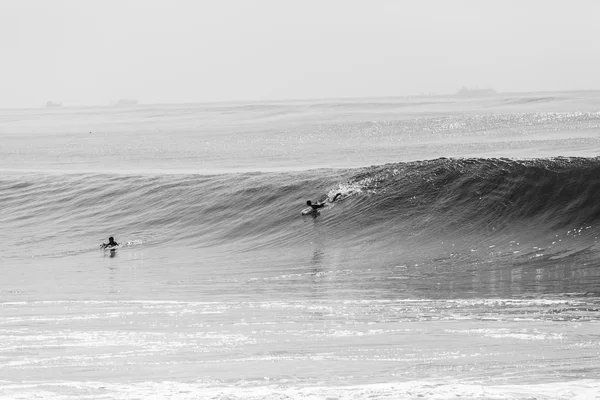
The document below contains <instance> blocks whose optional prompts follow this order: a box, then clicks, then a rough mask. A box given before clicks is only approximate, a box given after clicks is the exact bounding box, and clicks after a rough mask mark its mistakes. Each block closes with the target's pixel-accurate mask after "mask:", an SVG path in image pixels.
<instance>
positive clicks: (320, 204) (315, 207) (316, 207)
mask: <svg viewBox="0 0 600 400" xmlns="http://www.w3.org/2000/svg"><path fill="white" fill-rule="evenodd" d="M341 195H342V194H341V193H338V194H336V195H335V196H334V197H333V200H329V199H327V200H325V201H324V202H322V203H317V204H313V203H312V202H311V201H310V200H307V201H306V205H307V206H309V207H311V208H312V209H313V211H317V210H318V209H319V208H323V207H325V205H326V204H327V202H329V203H333V202H334V201H336V200H337V198H338V197H340V196H341Z"/></svg>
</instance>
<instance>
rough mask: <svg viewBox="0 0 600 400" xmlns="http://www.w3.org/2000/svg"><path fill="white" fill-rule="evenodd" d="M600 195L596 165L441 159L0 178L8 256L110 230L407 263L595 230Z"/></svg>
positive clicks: (75, 243) (82, 243) (80, 241)
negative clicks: (280, 169)
mask: <svg viewBox="0 0 600 400" xmlns="http://www.w3.org/2000/svg"><path fill="white" fill-rule="evenodd" d="M336 193H341V194H342V196H341V198H340V200H338V201H336V202H335V203H333V204H332V205H331V206H330V207H327V208H326V209H324V210H323V211H322V212H321V213H320V214H319V216H317V217H316V218H311V217H302V216H300V210H301V209H302V208H304V207H305V206H304V203H305V201H306V200H307V199H309V198H310V199H312V200H313V201H315V200H324V199H326V198H333V197H334V195H335V194H336ZM599 194H600V160H599V159H598V158H554V159H535V160H509V159H485V158H470V159H445V158H440V159H436V160H429V161H418V162H408V163H393V164H385V165H379V166H372V167H368V168H359V169H350V170H344V171H335V170H316V171H307V172H296V173H289V172H288V173H246V174H224V175H214V176H202V175H102V174H81V175H61V176H51V175H36V174H26V175H12V176H9V177H5V178H3V179H2V181H0V198H1V200H0V206H1V207H2V209H3V210H5V212H4V214H3V216H2V224H3V226H6V227H8V229H5V230H3V233H1V235H2V236H1V240H2V241H3V242H4V243H5V244H7V251H5V253H4V255H3V257H9V258H15V257H16V258H19V257H22V255H23V254H27V255H28V256H29V255H33V256H47V255H53V256H61V255H64V254H69V253H71V252H75V253H78V252H85V251H89V250H91V249H92V247H93V248H95V246H96V245H94V246H91V245H90V243H99V242H100V241H101V240H103V239H105V238H106V237H107V236H108V235H109V234H107V232H114V235H118V236H119V237H120V238H121V240H125V241H129V242H132V243H138V242H139V243H144V244H145V245H146V246H162V245H169V246H175V247H191V248H196V249H213V250H215V251H218V250H226V251H227V252H231V251H234V252H240V253H243V252H245V251H252V250H256V249H262V250H265V251H267V250H269V251H282V252H285V251H286V249H288V248H297V247H301V246H305V245H306V244H307V243H312V242H313V240H314V239H315V238H314V236H315V235H317V236H319V237H321V238H327V240H328V243H329V245H332V246H336V247H339V248H351V247H353V246H356V245H357V244H363V250H362V251H363V252H366V253H368V252H369V251H372V252H376V253H377V254H379V255H380V256H379V257H378V258H379V259H385V257H382V256H383V255H386V254H388V255H397V256H398V257H400V258H402V254H405V253H406V251H404V253H403V251H401V250H402V249H407V248H411V249H414V248H415V247H414V246H417V248H420V251H421V253H422V254H424V255H426V254H429V253H430V255H431V256H432V257H433V256H434V255H435V254H437V253H440V252H441V253H444V251H445V250H443V249H441V248H439V246H441V243H444V245H447V244H448V243H450V241H451V242H452V245H453V246H454V248H453V249H452V250H453V251H454V252H456V251H457V250H463V251H470V250H473V247H477V246H483V245H488V244H489V246H494V248H496V249H497V248H499V247H503V246H504V248H505V250H506V251H507V252H508V253H514V252H515V251H517V250H515V249H514V246H516V245H515V244H514V243H517V242H520V241H519V240H517V239H518V238H523V237H525V236H527V235H528V234H531V236H530V238H531V240H529V241H527V240H526V241H525V242H526V243H531V242H533V241H534V239H533V238H535V241H537V242H538V243H541V242H543V241H544V240H546V238H547V239H548V240H550V239H551V238H555V237H559V236H561V235H562V236H564V235H569V234H570V232H571V231H573V232H575V231H577V232H578V235H579V236H581V230H582V229H583V230H584V233H586V232H587V233H590V235H591V232H593V231H594V229H592V228H593V227H595V226H596V225H597V222H598V219H599V218H600V206H599V204H598V201H597V199H598V195H599ZM315 229H318V231H316V230H315ZM511 235H512V236H511ZM590 235H588V236H589V238H588V239H589V240H591V242H589V243H588V242H585V246H583V244H582V243H583V242H582V240H583V239H581V238H580V239H579V241H578V242H577V243H578V244H577V246H576V247H577V248H580V247H582V248H583V247H585V248H589V246H591V245H593V244H595V236H594V235H591V236H590ZM513 236H514V237H513ZM517 236H518V237H517ZM509 239H510V240H509ZM560 240H561V242H563V240H562V239H560ZM511 241H512V242H514V243H512V244H511ZM521 241H523V240H522V239H521ZM546 242H547V240H546ZM546 242H544V245H543V246H542V247H544V248H546V253H545V257H556V256H557V254H558V253H560V254H562V253H564V252H565V251H571V250H573V249H571V248H564V245H565V243H560V244H561V246H563V247H562V248H561V249H560V251H558V250H556V251H553V250H552V249H551V248H552V246H551V245H550V244H549V243H546ZM554 244H556V243H554ZM538 247H539V246H538ZM555 247H556V246H555ZM57 249H59V250H57ZM509 250H510V251H509ZM557 252H558V253H557ZM438 255H439V254H438ZM382 262H383V261H382ZM386 262H387V261H386ZM398 262H401V260H398Z"/></svg>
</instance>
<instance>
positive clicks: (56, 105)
mask: <svg viewBox="0 0 600 400" xmlns="http://www.w3.org/2000/svg"><path fill="white" fill-rule="evenodd" d="M56 107H62V103H54V102H52V101H48V102H46V108H56Z"/></svg>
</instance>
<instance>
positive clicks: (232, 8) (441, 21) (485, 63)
mask: <svg viewBox="0 0 600 400" xmlns="http://www.w3.org/2000/svg"><path fill="white" fill-rule="evenodd" d="M0 51H1V52H2V53H1V54H2V57H1V58H0V107H31V106H33V107H36V106H42V105H44V104H45V103H46V101H48V100H53V101H57V102H59V101H60V102H63V103H64V104H65V105H85V104H108V103H109V102H111V101H117V100H119V99H120V98H135V99H138V100H139V101H140V102H143V103H154V102H194V101H221V100H272V99H289V98H318V97H355V96H356V97H360V96H396V95H410V94H419V93H427V92H435V93H453V92H455V91H456V90H458V89H459V88H460V87H461V86H463V85H466V86H471V87H475V86H478V87H480V88H483V87H492V88H495V89H496V90H498V91H536V90H571V89H600V1H597V0H571V1H563V0H520V1H507V0H502V1H495V0H489V1H484V0H414V1H402V0H361V1H353V0H315V1H313V0H302V1H286V0H252V1H251V0H211V1H202V0H194V1H177V0H142V1H127V0H118V1H107V0H101V1H91V0H90V1H84V0H73V1H69V0H65V1H57V0H53V1H48V0H2V2H0Z"/></svg>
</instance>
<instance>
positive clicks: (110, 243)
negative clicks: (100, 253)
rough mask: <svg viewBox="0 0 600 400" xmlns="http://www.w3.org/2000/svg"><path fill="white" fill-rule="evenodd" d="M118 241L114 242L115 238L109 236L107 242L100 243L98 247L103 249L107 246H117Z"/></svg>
mask: <svg viewBox="0 0 600 400" xmlns="http://www.w3.org/2000/svg"><path fill="white" fill-rule="evenodd" d="M118 245H119V243H117V242H115V239H114V238H113V237H112V236H111V237H109V238H108V243H102V244H101V245H100V247H102V248H103V249H105V248H107V247H114V246H118Z"/></svg>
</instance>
